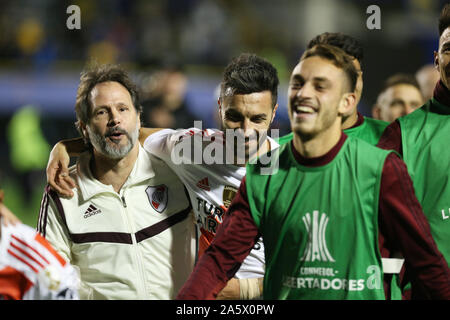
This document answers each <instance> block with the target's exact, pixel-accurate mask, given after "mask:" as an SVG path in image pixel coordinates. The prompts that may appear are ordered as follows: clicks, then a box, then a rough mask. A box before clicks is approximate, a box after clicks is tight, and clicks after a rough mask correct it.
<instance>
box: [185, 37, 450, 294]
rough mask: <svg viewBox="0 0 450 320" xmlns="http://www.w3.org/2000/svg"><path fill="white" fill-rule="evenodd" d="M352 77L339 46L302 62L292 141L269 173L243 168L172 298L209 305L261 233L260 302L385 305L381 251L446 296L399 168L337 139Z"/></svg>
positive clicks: (294, 87) (439, 260)
mask: <svg viewBox="0 0 450 320" xmlns="http://www.w3.org/2000/svg"><path fill="white" fill-rule="evenodd" d="M356 78H357V72H356V70H355V67H354V65H353V64H352V61H351V58H350V57H349V56H347V55H346V54H345V52H343V51H342V50H341V49H339V48H336V47H333V46H329V45H318V46H315V47H314V48H312V49H310V50H307V51H306V52H305V53H304V54H303V56H302V58H301V59H300V62H299V63H298V65H297V66H296V67H295V68H294V70H293V72H292V75H291V79H290V84H289V91H288V101H289V116H290V119H291V127H292V131H293V133H294V138H293V140H292V142H291V143H287V144H284V145H283V146H282V147H280V149H279V152H278V153H276V152H275V154H274V155H272V157H273V158H272V161H275V163H278V164H279V165H278V167H277V166H275V168H276V170H274V171H273V172H272V174H267V171H266V170H263V169H267V168H264V167H263V166H262V165H260V164H258V163H256V164H250V165H248V166H247V176H246V178H245V179H244V180H243V182H242V183H241V186H240V189H239V191H238V193H237V195H236V197H235V198H234V200H233V202H232V204H231V206H230V208H229V211H228V215H227V216H226V217H225V218H224V222H223V224H222V225H221V227H220V228H219V229H218V231H217V234H216V237H215V238H214V240H213V242H212V244H211V245H210V247H209V248H208V249H207V250H206V251H205V253H204V255H203V256H202V258H201V259H200V260H199V262H198V263H197V265H196V267H195V269H194V271H193V273H192V274H191V276H190V277H189V279H188V281H187V282H186V283H185V285H184V286H183V288H182V289H181V291H180V293H179V294H178V296H177V298H178V299H213V298H215V297H216V295H217V293H218V292H219V291H220V289H221V288H222V287H223V286H224V285H225V284H226V282H227V280H228V279H229V278H230V277H232V276H233V274H234V273H235V272H236V270H237V269H238V268H239V265H240V263H241V262H242V261H243V259H244V258H245V257H246V255H247V254H248V253H249V251H250V250H251V248H252V246H253V244H254V243H255V241H256V239H257V238H258V236H259V235H262V236H263V238H264V245H265V255H266V271H265V277H264V298H265V299H315V300H317V299H384V298H385V297H386V296H389V293H388V292H386V291H385V288H384V287H383V268H382V265H383V261H382V257H381V253H380V243H381V244H382V246H383V248H385V249H386V248H389V249H392V251H394V249H395V250H396V251H397V250H398V251H399V252H401V254H402V255H403V256H404V257H405V260H406V261H407V263H408V264H409V265H410V266H411V268H412V269H411V270H413V273H414V275H415V278H416V280H417V283H419V284H420V285H421V286H422V287H423V288H424V289H425V290H426V291H427V293H428V294H429V297H430V298H434V299H449V298H450V280H449V279H450V270H449V269H448V266H447V264H446V262H445V260H444V259H443V256H442V254H441V253H440V252H439V250H438V249H437V247H436V244H435V242H434V241H433V240H432V238H431V236H430V230H429V226H428V224H427V223H426V219H425V217H424V215H423V213H422V210H421V207H420V204H419V203H418V201H417V199H416V197H415V195H414V192H413V189H412V182H411V179H410V178H409V176H408V174H407V169H406V167H405V165H404V163H403V162H402V160H400V159H399V158H398V156H397V155H396V154H395V153H393V152H390V151H385V150H381V149H378V148H376V147H374V146H372V145H370V144H369V143H367V142H365V141H363V140H361V139H356V138H353V137H348V136H347V135H346V134H345V133H343V132H342V131H341V126H342V125H341V124H342V116H343V115H344V114H345V113H346V112H348V111H349V110H350V109H351V108H352V107H354V104H355V100H356V99H355V93H354V88H355V84H356ZM263 172H264V173H263ZM405 202H406V203H408V207H405V205H404V203H405ZM380 237H381V238H383V242H379V240H380ZM388 244H391V247H392V248H391V247H389V245H388ZM424 258H425V259H424ZM424 261H426V263H424Z"/></svg>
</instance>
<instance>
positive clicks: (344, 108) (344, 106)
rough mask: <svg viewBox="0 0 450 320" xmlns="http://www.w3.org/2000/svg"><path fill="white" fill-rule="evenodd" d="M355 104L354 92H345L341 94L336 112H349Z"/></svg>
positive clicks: (341, 113)
mask: <svg viewBox="0 0 450 320" xmlns="http://www.w3.org/2000/svg"><path fill="white" fill-rule="evenodd" d="M355 104H356V94H355V93H354V92H346V93H344V94H343V95H342V98H341V101H340V102H339V106H338V113H339V114H340V115H341V116H342V115H346V114H349V113H350V112H351V111H352V109H353V108H355Z"/></svg>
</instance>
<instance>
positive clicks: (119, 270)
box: [38, 65, 196, 300]
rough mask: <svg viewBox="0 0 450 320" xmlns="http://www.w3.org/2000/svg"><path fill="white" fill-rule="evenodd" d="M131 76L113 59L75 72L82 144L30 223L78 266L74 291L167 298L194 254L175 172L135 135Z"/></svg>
mask: <svg viewBox="0 0 450 320" xmlns="http://www.w3.org/2000/svg"><path fill="white" fill-rule="evenodd" d="M135 88H136V87H135V85H134V84H133V82H132V81H131V78H130V76H129V75H128V73H127V72H126V71H125V70H124V69H122V68H120V67H119V66H117V65H101V66H93V67H91V68H89V69H87V70H85V71H84V72H83V73H82V75H81V78H80V84H79V87H78V92H77V98H76V105H75V111H76V116H77V127H78V129H79V130H80V132H81V134H82V136H83V139H84V142H83V140H80V142H81V143H82V144H84V145H86V146H89V148H85V150H86V149H87V150H86V151H85V152H83V153H82V154H81V155H80V157H79V158H78V161H77V163H76V165H74V166H73V167H71V168H70V169H69V170H70V171H69V176H70V177H71V180H72V183H73V184H74V185H75V186H76V190H75V189H73V190H71V192H72V193H73V194H74V196H73V197H72V198H70V199H68V198H63V197H60V196H59V195H58V194H57V193H56V192H54V191H53V190H50V188H48V187H47V188H46V190H45V193H44V197H43V199H42V202H41V210H40V214H39V221H38V231H39V232H40V233H41V234H42V235H43V236H44V237H45V238H46V239H48V241H49V242H50V243H51V244H52V245H53V246H54V247H55V249H56V250H57V251H58V252H59V254H60V255H61V256H62V257H63V258H64V260H66V261H69V262H71V263H72V264H73V265H76V266H77V267H78V268H79V270H80V278H81V286H80V289H79V293H80V297H81V298H82V299H121V300H125V299H171V298H173V297H174V294H175V293H176V292H177V291H178V290H179V288H180V287H181V285H182V284H183V283H184V281H185V280H186V278H187V276H188V275H189V274H190V271H191V270H192V267H193V265H194V261H195V256H196V252H195V247H196V238H195V229H194V227H193V225H192V214H191V209H192V208H191V205H190V202H189V199H188V198H187V196H186V194H185V189H184V186H183V184H182V183H181V181H180V180H179V179H178V178H177V176H176V175H175V174H174V172H173V171H172V170H171V169H170V168H169V167H168V166H167V165H166V164H165V163H164V162H163V161H161V160H160V159H157V158H156V157H155V156H153V155H151V154H149V153H148V152H146V151H145V150H144V149H143V148H142V147H141V146H140V144H139V142H138V137H139V129H140V105H139V99H138V95H137V90H136V89H135Z"/></svg>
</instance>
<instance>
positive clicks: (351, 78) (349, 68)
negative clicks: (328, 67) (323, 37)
mask: <svg viewBox="0 0 450 320" xmlns="http://www.w3.org/2000/svg"><path fill="white" fill-rule="evenodd" d="M315 56H318V57H321V58H324V59H327V60H330V61H331V62H332V63H333V64H334V65H335V66H336V67H338V68H340V69H342V70H343V71H344V73H345V74H346V75H347V80H348V86H349V92H354V91H355V87H356V80H357V79H358V72H357V71H356V68H355V66H354V65H353V61H352V60H353V58H352V57H351V56H349V55H348V54H347V53H346V52H345V51H344V50H342V49H340V48H339V47H335V46H332V45H327V44H319V45H315V46H313V47H312V48H311V49H308V50H306V51H305V52H304V53H303V55H302V57H301V58H300V61H302V60H305V59H307V58H310V57H315Z"/></svg>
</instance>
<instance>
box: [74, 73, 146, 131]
mask: <svg viewBox="0 0 450 320" xmlns="http://www.w3.org/2000/svg"><path fill="white" fill-rule="evenodd" d="M109 81H114V82H118V83H120V84H121V85H123V86H124V87H125V88H126V89H127V90H128V92H129V93H130V96H131V101H132V102H133V106H134V108H135V109H136V111H137V113H141V112H142V106H141V104H140V103H139V92H138V88H137V86H136V85H135V84H134V82H133V81H132V80H131V78H130V76H129V75H128V73H127V72H126V71H125V70H124V69H122V68H121V67H120V66H119V65H115V64H105V65H92V66H90V67H88V68H87V69H85V70H84V71H83V72H81V77H80V84H79V86H78V91H77V99H76V103H75V113H76V116H77V121H76V122H75V126H76V127H77V129H78V131H79V132H80V133H81V135H82V136H83V138H85V137H84V134H83V131H82V130H81V127H80V125H81V122H83V123H85V124H87V123H88V122H89V119H90V117H91V111H92V105H91V99H90V94H91V91H92V89H93V88H94V87H95V86H96V85H97V84H99V83H103V82H109Z"/></svg>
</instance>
